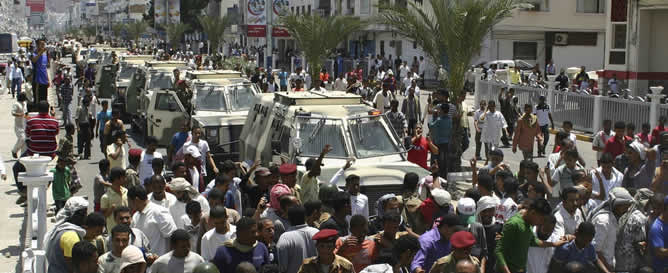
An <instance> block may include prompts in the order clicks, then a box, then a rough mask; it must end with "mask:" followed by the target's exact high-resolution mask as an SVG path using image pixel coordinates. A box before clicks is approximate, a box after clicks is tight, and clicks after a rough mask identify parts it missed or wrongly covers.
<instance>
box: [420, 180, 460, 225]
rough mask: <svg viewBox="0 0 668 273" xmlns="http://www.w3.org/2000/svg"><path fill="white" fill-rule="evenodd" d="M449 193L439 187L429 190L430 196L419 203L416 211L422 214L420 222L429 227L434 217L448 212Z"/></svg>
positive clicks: (450, 199)
mask: <svg viewBox="0 0 668 273" xmlns="http://www.w3.org/2000/svg"><path fill="white" fill-rule="evenodd" d="M451 201H452V197H451V196H450V193H449V192H447V191H446V190H444V189H441V188H434V189H432V190H431V196H430V197H428V198H427V199H426V200H424V201H423V202H422V204H420V207H418V211H419V212H420V213H421V214H422V222H423V223H425V224H426V226H427V227H431V226H432V223H433V222H434V220H435V219H437V218H439V217H441V216H443V215H446V214H448V213H449V212H450V202H451Z"/></svg>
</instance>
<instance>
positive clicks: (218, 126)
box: [186, 70, 260, 162]
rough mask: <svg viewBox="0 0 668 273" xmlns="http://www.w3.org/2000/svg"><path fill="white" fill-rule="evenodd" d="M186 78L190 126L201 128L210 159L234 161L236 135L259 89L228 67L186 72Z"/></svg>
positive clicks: (236, 150) (236, 148)
mask: <svg viewBox="0 0 668 273" xmlns="http://www.w3.org/2000/svg"><path fill="white" fill-rule="evenodd" d="M186 80H187V83H188V86H189V87H190V89H191V90H192V91H193V98H192V102H191V103H192V105H193V112H192V113H191V122H192V125H197V126H199V127H201V128H202V137H203V138H204V139H206V140H207V142H208V143H209V147H210V149H211V154H212V156H213V159H214V161H215V162H222V161H225V160H227V159H230V160H234V161H237V160H238V159H239V148H238V142H239V136H240V135H241V130H242V128H243V125H244V123H245V121H246V116H247V115H248V111H249V110H250V108H251V106H252V102H253V100H254V98H255V96H256V95H257V94H259V93H260V90H258V89H257V87H256V86H255V85H254V84H252V83H251V82H250V81H248V79H246V78H244V77H242V75H241V72H239V71H232V70H209V71H188V72H186Z"/></svg>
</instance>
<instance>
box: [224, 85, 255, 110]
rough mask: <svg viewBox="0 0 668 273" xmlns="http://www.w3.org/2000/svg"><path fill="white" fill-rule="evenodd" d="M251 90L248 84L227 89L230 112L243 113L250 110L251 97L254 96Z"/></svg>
mask: <svg viewBox="0 0 668 273" xmlns="http://www.w3.org/2000/svg"><path fill="white" fill-rule="evenodd" d="M252 88H253V87H251V85H250V84H244V85H232V86H228V87H227V94H228V95H229V98H230V108H231V109H232V111H245V110H249V109H250V108H251V105H252V104H253V97H254V96H255V94H254V92H253V89H252Z"/></svg>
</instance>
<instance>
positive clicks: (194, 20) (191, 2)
mask: <svg viewBox="0 0 668 273" xmlns="http://www.w3.org/2000/svg"><path fill="white" fill-rule="evenodd" d="M208 4H209V0H188V1H181V22H182V23H185V24H187V25H189V26H191V27H192V28H193V29H196V30H202V26H201V25H200V23H199V20H198V18H199V17H202V11H203V10H204V8H206V6H207V5H208Z"/></svg>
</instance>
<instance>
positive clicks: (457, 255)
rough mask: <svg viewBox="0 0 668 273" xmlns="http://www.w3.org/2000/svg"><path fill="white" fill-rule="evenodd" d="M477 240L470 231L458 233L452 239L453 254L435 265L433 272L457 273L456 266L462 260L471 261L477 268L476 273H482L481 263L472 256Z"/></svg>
mask: <svg viewBox="0 0 668 273" xmlns="http://www.w3.org/2000/svg"><path fill="white" fill-rule="evenodd" d="M475 242H476V240H475V238H474V237H473V234H471V233H470V232H468V231H458V232H455V234H452V237H451V238H450V245H452V252H451V253H450V255H448V256H445V257H443V258H440V259H438V260H437V261H436V263H434V266H432V268H431V271H429V272H432V273H445V272H456V268H455V267H456V265H457V263H458V262H459V261H461V260H469V261H471V262H472V263H473V264H474V265H475V266H476V269H477V270H476V272H481V271H480V261H479V260H478V258H476V257H473V256H471V249H473V245H474V244H475Z"/></svg>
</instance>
